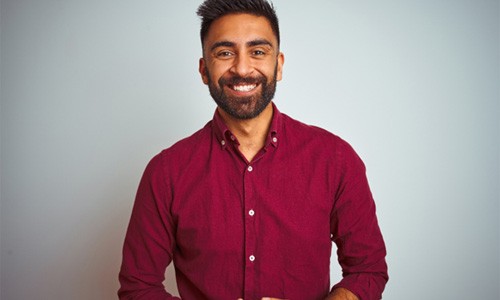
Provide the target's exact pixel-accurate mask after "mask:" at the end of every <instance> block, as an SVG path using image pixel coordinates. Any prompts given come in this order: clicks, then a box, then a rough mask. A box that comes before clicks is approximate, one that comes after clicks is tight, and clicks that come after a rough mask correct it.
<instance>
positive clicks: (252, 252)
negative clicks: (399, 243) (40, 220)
mask: <svg viewBox="0 0 500 300" xmlns="http://www.w3.org/2000/svg"><path fill="white" fill-rule="evenodd" d="M198 14H199V15H200V16H201V18H202V26H201V41H202V48H203V58H201V59H200V63H199V71H200V74H201V77H202V80H203V82H204V83H205V84H207V85H208V87H209V91H210V94H211V96H212V97H213V99H214V100H215V102H216V103H217V106H218V107H217V109H216V112H215V114H214V117H213V120H212V121H210V122H209V123H208V124H207V125H206V126H205V127H204V128H202V129H201V130H199V131H198V132H196V133H195V134H193V135H192V136H190V137H188V138H186V139H184V140H181V141H179V142H178V143H176V144H175V145H173V146H172V147H170V148H169V149H166V150H164V151H162V152H161V153H160V154H158V155H157V156H156V157H154V158H153V159H152V160H151V162H150V163H149V165H148V166H147V168H146V170H145V173H144V175H143V178H142V180H141V183H140V185H139V189H138V192H137V197H136V202H135V205H134V208H133V212H132V217H131V220H130V224H129V228H128V231H127V236H126V239H125V245H124V250H123V263H122V268H121V271H120V282H121V288H120V290H119V292H118V294H119V296H120V298H122V299H179V298H177V297H173V296H171V294H169V293H168V292H166V291H165V289H164V287H163V285H162V282H163V280H164V272H165V268H166V267H167V266H168V265H169V264H170V263H171V262H172V261H173V262H174V266H175V271H176V279H177V284H178V289H179V293H180V296H181V298H182V299H197V300H198V299H217V300H220V299H222V300H224V299H228V300H237V299H245V300H253V299H298V300H308V299H311V300H312V299H330V300H334V299H335V300H340V299H347V300H354V299H362V300H368V299H380V297H381V294H382V291H383V289H384V286H385V284H386V282H387V280H388V276H387V266H386V263H385V255H386V252H385V246H384V242H383V239H382V235H381V233H380V230H379V227H378V224H377V219H376V215H375V204H374V202H373V199H372V196H371V193H370V190H369V187H368V183H367V180H366V176H365V169H364V165H363V163H362V161H361V160H360V159H359V158H358V156H357V155H356V154H355V152H354V151H353V150H352V148H351V147H350V146H349V145H348V144H347V143H346V142H344V141H343V140H341V139H340V138H338V137H337V136H335V135H333V134H331V133H329V132H327V131H325V130H322V129H320V128H317V127H312V126H308V125H305V124H302V123H300V122H298V121H295V120H293V119H291V118H290V117H288V116H287V115H285V114H282V113H281V112H280V111H279V110H278V109H277V108H276V106H275V105H274V104H273V102H272V99H273V97H274V92H275V89H276V82H277V81H280V80H281V78H282V68H283V63H284V55H283V53H281V52H280V50H279V44H280V39H279V28H278V19H277V17H276V14H275V12H274V8H273V7H272V6H271V5H270V4H269V3H268V2H267V1H266V0H206V1H205V2H204V3H203V4H202V5H201V6H200V7H199V9H198ZM332 241H333V242H335V244H336V245H337V247H338V251H337V253H338V259H339V263H340V265H341V266H342V270H343V279H342V280H341V281H340V282H339V283H338V284H336V285H335V286H334V287H333V288H332V289H331V290H330V278H329V262H330V254H331V247H332Z"/></svg>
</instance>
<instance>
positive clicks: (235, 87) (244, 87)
mask: <svg viewBox="0 0 500 300" xmlns="http://www.w3.org/2000/svg"><path fill="white" fill-rule="evenodd" d="M256 87H257V85H256V84H248V85H233V86H231V89H233V90H235V91H237V92H250V91H251V90H253V89H255V88H256Z"/></svg>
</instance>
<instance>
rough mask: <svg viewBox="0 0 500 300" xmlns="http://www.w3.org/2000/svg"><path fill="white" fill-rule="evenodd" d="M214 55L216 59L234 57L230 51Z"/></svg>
mask: <svg viewBox="0 0 500 300" xmlns="http://www.w3.org/2000/svg"><path fill="white" fill-rule="evenodd" d="M216 55H217V57H218V58H229V57H232V56H233V55H234V53H233V52H231V51H228V50H222V51H219V52H217V54H216Z"/></svg>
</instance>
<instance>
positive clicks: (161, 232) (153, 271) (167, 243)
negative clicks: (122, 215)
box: [118, 154, 180, 300]
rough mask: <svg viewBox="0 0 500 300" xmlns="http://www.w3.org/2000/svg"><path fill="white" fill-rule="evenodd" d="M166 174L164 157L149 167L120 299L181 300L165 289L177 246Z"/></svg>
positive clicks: (130, 234) (127, 246)
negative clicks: (168, 271) (166, 275)
mask: <svg viewBox="0 0 500 300" xmlns="http://www.w3.org/2000/svg"><path fill="white" fill-rule="evenodd" d="M163 174H164V172H163V168H162V160H161V154H160V155H158V156H156V157H155V158H153V159H152V160H151V162H150V163H149V164H148V166H147V167H146V170H145V171H144V174H143V177H142V179H141V181H140V184H139V188H138V191H137V195H136V199H135V203H134V207H133V210H132V216H131V218H130V223H129V226H128V229H127V234H126V236H125V242H124V246H123V260H122V265H121V269H120V274H119V281H120V285H121V286H120V289H119V290H118V296H119V298H120V299H162V300H163V299H180V298H178V297H174V296H172V295H171V294H169V293H168V292H167V291H165V287H164V286H163V281H164V279H165V270H166V267H167V266H168V265H169V264H170V262H171V261H172V255H173V250H172V249H173V247H174V226H173V222H172V218H171V217H170V214H169V211H170V209H169V205H170V202H169V201H168V197H169V193H168V188H167V186H166V180H165V178H164V176H163Z"/></svg>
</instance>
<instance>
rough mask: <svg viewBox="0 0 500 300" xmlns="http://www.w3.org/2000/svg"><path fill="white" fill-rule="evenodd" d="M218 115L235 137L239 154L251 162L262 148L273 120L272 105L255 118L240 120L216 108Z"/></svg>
mask: <svg viewBox="0 0 500 300" xmlns="http://www.w3.org/2000/svg"><path fill="white" fill-rule="evenodd" d="M218 111H219V114H220V115H221V117H222V119H223V120H224V122H225V123H226V126H227V127H228V128H229V130H230V131H231V132H232V133H233V134H234V135H235V136H236V138H237V139H238V141H239V143H240V146H239V150H240V152H241V153H242V154H243V155H244V156H245V158H246V159H247V160H248V161H249V162H251V161H252V159H253V158H254V157H255V155H257V153H258V152H259V151H260V150H261V149H262V148H263V147H264V144H265V142H266V137H267V134H268V132H269V127H270V126H271V120H272V118H273V105H272V103H269V105H268V106H267V107H266V108H265V109H264V110H263V111H262V112H261V113H260V114H259V115H258V116H257V117H255V118H252V119H248V120H240V119H237V118H234V117H232V116H230V115H228V114H227V113H226V112H225V111H223V110H222V109H220V108H218Z"/></svg>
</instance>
